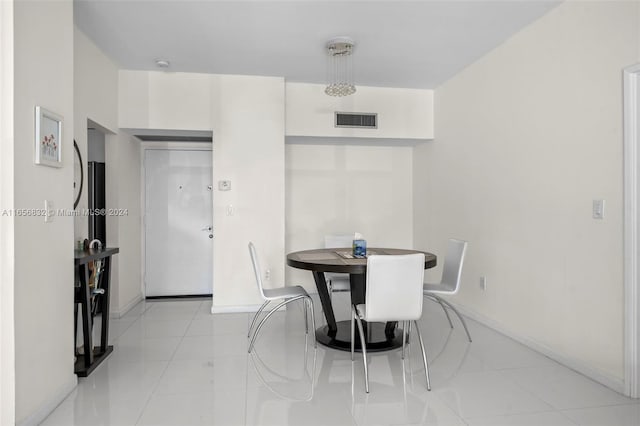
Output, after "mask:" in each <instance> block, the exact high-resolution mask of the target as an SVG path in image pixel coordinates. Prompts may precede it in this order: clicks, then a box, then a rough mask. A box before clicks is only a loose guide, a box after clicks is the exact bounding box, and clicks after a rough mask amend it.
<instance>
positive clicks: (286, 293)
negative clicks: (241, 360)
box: [247, 242, 318, 352]
mask: <svg viewBox="0 0 640 426" xmlns="http://www.w3.org/2000/svg"><path fill="white" fill-rule="evenodd" d="M249 253H250V255H251V263H252V264H253V272H254V274H255V277H256V283H257V284H258V289H259V290H260V295H261V296H262V298H263V299H264V303H263V304H262V306H260V309H258V312H256V314H255V316H254V317H253V320H252V321H251V325H250V326H249V332H248V333H247V338H249V337H251V332H252V330H253V326H254V325H255V323H256V321H257V319H258V317H259V316H260V314H261V313H262V311H263V310H264V309H265V308H266V307H267V305H268V304H269V303H270V302H272V301H276V300H282V301H281V302H280V303H278V304H277V305H276V306H275V307H274V308H273V309H271V310H270V311H269V312H268V313H267V314H266V315H265V317H264V318H263V319H262V320H261V321H260V322H259V323H258V326H257V327H256V329H255V331H254V332H253V337H251V343H250V344H249V352H251V350H252V349H253V344H254V343H255V341H256V338H257V337H258V333H259V332H260V329H261V328H262V326H263V325H264V323H265V322H266V321H267V320H268V319H269V317H271V315H273V314H274V313H275V312H276V311H277V310H278V309H280V308H281V307H282V306H284V305H286V304H288V303H291V302H295V301H296V300H302V301H303V302H304V305H305V309H304V325H305V332H306V333H307V334H309V320H308V316H307V310H308V314H309V315H310V316H311V327H312V331H311V334H313V345H314V347H317V345H318V343H317V341H316V337H315V336H316V320H315V317H314V315H313V300H311V297H310V296H309V294H308V293H307V291H306V290H305V289H304V288H302V287H301V286H299V285H296V286H291V287H279V288H264V286H263V283H262V273H261V271H262V270H261V269H260V262H259V261H258V254H257V253H256V247H255V246H254V245H253V243H252V242H249Z"/></svg>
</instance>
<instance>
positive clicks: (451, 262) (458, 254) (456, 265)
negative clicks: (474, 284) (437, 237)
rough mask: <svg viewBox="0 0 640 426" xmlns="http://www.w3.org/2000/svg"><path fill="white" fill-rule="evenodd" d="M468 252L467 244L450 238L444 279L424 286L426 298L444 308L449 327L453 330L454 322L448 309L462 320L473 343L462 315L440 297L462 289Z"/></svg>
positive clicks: (443, 272) (445, 259) (443, 270)
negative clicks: (462, 278) (463, 265)
mask: <svg viewBox="0 0 640 426" xmlns="http://www.w3.org/2000/svg"><path fill="white" fill-rule="evenodd" d="M466 251H467V242H466V241H463V240H457V239H455V238H450V239H449V241H448V243H447V254H446V256H445V258H444V266H443V269H442V278H441V280H440V282H439V283H434V284H431V283H425V284H424V286H423V292H424V296H425V297H428V298H429V299H431V300H433V301H435V302H438V303H439V304H440V306H441V307H442V310H443V311H444V313H445V315H446V316H447V320H449V325H450V326H451V328H453V322H451V317H450V316H449V312H448V311H447V308H449V309H451V310H452V311H453V312H454V313H455V314H456V315H457V316H458V318H459V319H460V322H461V323H462V326H463V327H464V331H465V332H466V333H467V338H468V339H469V341H470V342H471V334H469V329H468V328H467V323H466V322H465V321H464V318H463V317H462V315H460V312H458V310H457V309H456V308H454V307H453V305H451V303H449V302H448V301H447V300H445V299H443V298H441V297H440V296H439V295H441V294H443V295H453V294H456V293H457V292H458V290H459V289H460V277H461V276H462V264H463V263H464V256H465V253H466Z"/></svg>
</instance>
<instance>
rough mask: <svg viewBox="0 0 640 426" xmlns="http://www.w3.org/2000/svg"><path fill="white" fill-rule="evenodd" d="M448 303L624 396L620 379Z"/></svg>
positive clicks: (465, 308) (472, 311)
mask: <svg viewBox="0 0 640 426" xmlns="http://www.w3.org/2000/svg"><path fill="white" fill-rule="evenodd" d="M448 301H449V303H451V304H452V305H454V306H455V307H456V309H458V310H459V311H460V313H461V314H463V315H464V316H465V317H468V318H470V319H472V320H474V321H477V322H479V323H480V324H482V325H484V326H486V327H489V328H490V329H492V330H494V331H497V332H498V333H500V334H502V335H504V336H507V337H508V338H510V339H513V340H515V341H516V342H519V343H522V344H523V345H525V346H527V347H528V348H530V349H533V350H534V351H536V352H540V353H541V354H542V355H544V356H546V357H548V358H551V359H552V360H554V361H556V362H559V363H560V364H562V365H564V366H565V367H567V368H570V369H572V370H574V371H576V372H578V373H580V374H582V375H584V376H587V377H588V378H590V379H592V380H595V381H596V382H598V383H600V384H602V385H604V386H606V387H608V388H610V389H612V390H614V391H616V392H618V393H621V394H623V395H624V393H625V384H624V381H623V380H622V379H621V378H618V377H614V376H611V375H610V374H607V373H604V372H602V371H600V370H598V369H596V368H593V367H591V366H588V365H586V364H584V363H583V362H581V361H578V360H576V359H573V358H569V357H566V356H564V355H560V354H558V353H557V352H556V351H554V350H553V349H551V348H549V347H548V346H546V345H544V344H542V343H540V342H538V341H536V340H534V339H531V338H528V337H524V336H520V335H517V334H515V333H513V332H512V331H510V330H508V329H507V328H506V327H504V326H503V325H502V324H500V323H499V322H498V321H496V320H494V319H491V318H488V317H486V316H484V315H482V314H480V313H478V312H476V311H474V310H473V309H469V308H467V307H465V306H462V305H459V304H457V303H453V302H451V300H450V299H448Z"/></svg>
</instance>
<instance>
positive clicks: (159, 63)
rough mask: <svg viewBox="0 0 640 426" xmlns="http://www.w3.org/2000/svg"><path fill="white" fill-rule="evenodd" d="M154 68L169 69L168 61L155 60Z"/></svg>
mask: <svg viewBox="0 0 640 426" xmlns="http://www.w3.org/2000/svg"><path fill="white" fill-rule="evenodd" d="M156 66H157V67H158V68H169V61H167V60H165V59H156Z"/></svg>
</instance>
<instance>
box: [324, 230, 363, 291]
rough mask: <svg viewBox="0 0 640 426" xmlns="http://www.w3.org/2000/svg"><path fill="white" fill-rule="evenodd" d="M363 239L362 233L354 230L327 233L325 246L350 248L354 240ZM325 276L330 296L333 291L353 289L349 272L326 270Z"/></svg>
mask: <svg viewBox="0 0 640 426" xmlns="http://www.w3.org/2000/svg"><path fill="white" fill-rule="evenodd" d="M360 239H362V234H360V233H359V232H354V233H352V234H334V235H325V237H324V248H348V249H349V250H351V249H352V245H353V240H360ZM324 278H325V280H326V281H327V289H328V290H329V297H331V296H332V295H333V293H334V292H335V293H340V292H347V291H351V284H350V283H349V274H340V273H337V272H325V273H324Z"/></svg>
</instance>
